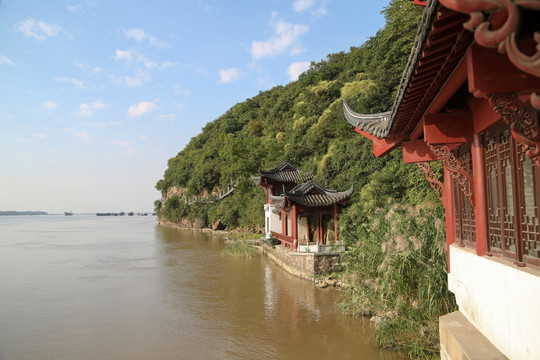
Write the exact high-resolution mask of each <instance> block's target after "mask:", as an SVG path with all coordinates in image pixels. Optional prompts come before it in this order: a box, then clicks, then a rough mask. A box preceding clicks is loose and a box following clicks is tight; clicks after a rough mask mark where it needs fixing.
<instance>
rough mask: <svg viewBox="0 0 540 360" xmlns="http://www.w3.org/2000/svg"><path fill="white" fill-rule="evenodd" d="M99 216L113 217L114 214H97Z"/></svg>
mask: <svg viewBox="0 0 540 360" xmlns="http://www.w3.org/2000/svg"><path fill="white" fill-rule="evenodd" d="M96 215H97V216H112V213H96Z"/></svg>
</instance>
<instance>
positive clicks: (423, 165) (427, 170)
mask: <svg viewBox="0 0 540 360" xmlns="http://www.w3.org/2000/svg"><path fill="white" fill-rule="evenodd" d="M416 165H417V166H418V168H419V169H420V171H422V172H423V173H424V176H425V177H426V180H427V181H428V182H429V185H431V187H432V188H433V190H435V193H436V194H437V198H438V199H439V200H441V202H442V201H443V185H442V183H441V182H440V181H439V178H438V176H437V174H435V172H434V171H433V170H432V169H431V166H429V163H427V162H420V163H416Z"/></svg>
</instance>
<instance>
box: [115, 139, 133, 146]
mask: <svg viewBox="0 0 540 360" xmlns="http://www.w3.org/2000/svg"><path fill="white" fill-rule="evenodd" d="M111 144H112V145H114V146H120V147H128V146H130V145H131V143H130V142H129V141H123V140H111Z"/></svg>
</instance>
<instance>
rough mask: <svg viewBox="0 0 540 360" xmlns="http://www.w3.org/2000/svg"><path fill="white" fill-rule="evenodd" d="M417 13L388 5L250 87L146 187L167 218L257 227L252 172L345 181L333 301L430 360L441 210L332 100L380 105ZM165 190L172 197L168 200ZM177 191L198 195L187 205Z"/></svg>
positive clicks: (410, 172) (362, 107) (258, 199)
mask: <svg viewBox="0 0 540 360" xmlns="http://www.w3.org/2000/svg"><path fill="white" fill-rule="evenodd" d="M421 12H422V8H419V7H415V6H413V4H412V1H407V0H393V1H391V3H390V5H389V6H388V7H387V8H386V9H385V11H384V14H385V17H386V25H385V27H384V28H383V29H381V30H379V31H378V32H377V34H376V35H375V36H373V37H372V38H370V39H369V40H368V41H366V42H365V43H364V44H363V45H361V46H359V47H351V49H350V51H349V52H348V53H343V52H341V53H337V54H331V55H328V56H327V58H326V59H325V60H322V61H320V62H313V63H312V64H311V67H310V69H309V70H308V71H307V72H305V73H303V74H302V75H301V76H300V77H299V79H298V81H296V82H293V83H290V84H288V85H286V86H277V87H275V88H273V89H271V90H268V91H264V92H260V93H259V94H258V95H256V96H254V97H252V98H250V99H247V100H246V101H244V102H241V103H238V104H236V105H234V106H233V107H232V108H230V109H229V110H228V111H227V112H226V113H225V114H223V115H222V116H221V117H219V118H218V119H216V120H214V121H212V122H209V123H208V124H207V125H206V126H205V127H204V128H203V130H202V132H201V133H200V134H199V135H197V136H196V137H194V138H192V139H191V141H190V142H189V144H188V145H187V146H186V147H185V148H184V149H183V150H182V151H180V152H179V153H178V155H176V156H175V157H173V158H172V159H170V160H169V163H168V169H167V170H166V172H165V174H164V177H163V179H162V180H160V181H159V182H158V183H157V185H156V188H157V189H158V190H159V191H161V192H162V194H163V203H162V202H161V201H156V204H155V205H156V212H157V214H158V216H159V217H161V218H162V219H166V220H168V221H172V222H178V221H180V220H181V219H188V221H195V220H197V221H199V223H200V224H201V225H203V226H209V225H210V224H214V223H216V222H220V223H221V224H222V225H224V226H226V227H227V228H228V229H233V228H237V227H242V228H245V229H254V228H257V227H259V228H261V227H263V226H264V212H263V204H264V200H265V198H264V192H263V191H262V190H261V189H260V188H258V187H256V186H255V185H254V184H253V182H252V181H251V179H250V177H249V176H250V175H257V174H258V171H259V169H271V168H273V167H275V166H276V165H277V164H278V163H280V162H281V161H283V160H288V161H289V162H291V163H292V164H294V165H295V166H297V167H298V168H300V169H302V170H303V171H313V172H314V173H315V174H316V175H315V180H316V181H317V182H319V183H320V184H321V185H323V186H324V187H326V188H331V189H336V190H339V191H343V190H346V189H348V188H349V187H350V186H351V185H354V188H355V192H354V194H353V196H352V198H351V199H350V201H349V204H348V206H347V207H346V208H345V209H343V211H342V213H341V215H340V220H339V224H338V226H339V228H340V234H341V239H342V240H344V241H345V242H346V243H347V246H348V251H347V257H346V258H347V261H346V271H345V272H344V274H343V279H344V281H348V282H349V283H351V284H352V285H353V287H352V288H351V289H347V290H344V291H342V299H341V304H342V306H343V308H344V309H345V310H346V311H348V312H350V313H351V314H370V315H373V319H374V321H375V323H376V328H377V334H378V341H379V343H380V344H381V345H382V346H389V347H395V348H397V349H400V350H404V351H407V352H408V353H409V355H410V356H411V357H422V358H431V357H437V356H438V331H437V318H438V316H440V315H441V314H444V313H446V312H448V311H450V310H451V309H453V307H454V303H453V300H452V297H451V296H450V293H448V291H447V290H446V274H445V272H444V271H445V270H444V269H445V264H446V256H445V243H444V238H445V233H444V221H441V219H444V210H443V208H442V205H441V204H440V202H439V200H438V199H437V198H436V196H435V193H434V192H433V190H432V189H431V188H430V186H429V183H428V182H427V181H426V180H425V179H424V176H423V174H422V173H421V172H420V171H419V170H418V169H417V167H416V166H415V165H414V164H404V163H403V162H402V160H401V151H400V150H395V151H393V152H392V153H391V154H389V155H387V156H386V157H384V158H375V157H374V156H373V154H372V153H371V150H372V148H371V142H370V141H368V140H366V139H365V138H364V137H362V136H360V135H359V134H357V133H356V132H354V130H353V128H352V127H351V126H350V125H349V124H348V123H347V121H346V120H345V118H344V116H343V107H342V103H341V98H342V97H344V98H346V99H347V101H348V103H349V104H350V106H351V107H352V108H353V109H355V111H357V112H363V113H375V112H383V111H388V110H390V109H391V107H392V103H393V100H394V95H395V93H396V89H397V86H398V84H399V81H400V78H401V74H402V71H403V69H404V67H405V65H406V63H407V59H408V56H409V53H410V51H411V46H412V43H413V41H414V37H415V35H416V31H417V26H418V23H419V21H420V18H421ZM434 168H435V170H437V171H439V172H440V171H441V168H440V167H439V168H437V167H436V165H434ZM231 183H237V185H236V188H235V190H234V192H233V193H232V194H231V195H230V196H227V197H225V198H223V199H222V200H220V201H212V200H213V199H215V197H211V196H210V197H208V195H209V194H212V193H214V194H216V193H217V192H218V191H220V190H224V189H226V188H227V187H228V186H229V185H230V184H231ZM172 187H175V188H181V189H183V190H182V191H183V192H184V193H183V195H182V196H181V197H180V196H177V195H175V196H171V197H167V193H168V191H169V190H170V189H171V188H172ZM184 196H185V197H186V198H189V199H193V200H195V198H193V197H194V196H199V197H200V198H201V197H202V198H204V199H206V201H194V202H192V203H191V204H189V205H188V204H187V203H186V202H185V201H184ZM200 198H199V199H200ZM411 215H414V216H411Z"/></svg>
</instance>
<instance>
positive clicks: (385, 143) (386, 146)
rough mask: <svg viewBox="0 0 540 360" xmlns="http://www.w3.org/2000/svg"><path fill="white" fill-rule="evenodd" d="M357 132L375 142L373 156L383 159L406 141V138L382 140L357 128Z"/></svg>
mask: <svg viewBox="0 0 540 360" xmlns="http://www.w3.org/2000/svg"><path fill="white" fill-rule="evenodd" d="M355 130H356V132H357V133H359V134H361V135H362V136H364V137H367V138H368V139H369V140H371V141H372V142H373V155H375V156H376V157H381V156H384V155H386V154H388V153H389V152H391V151H392V150H394V149H395V148H396V147H398V146H399V144H401V142H402V141H403V140H405V137H401V138H399V139H395V140H387V139H381V138H378V137H376V136H373V135H370V134H368V133H367V132H365V131H362V130H360V129H359V128H356V129H355Z"/></svg>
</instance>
